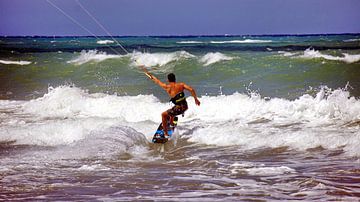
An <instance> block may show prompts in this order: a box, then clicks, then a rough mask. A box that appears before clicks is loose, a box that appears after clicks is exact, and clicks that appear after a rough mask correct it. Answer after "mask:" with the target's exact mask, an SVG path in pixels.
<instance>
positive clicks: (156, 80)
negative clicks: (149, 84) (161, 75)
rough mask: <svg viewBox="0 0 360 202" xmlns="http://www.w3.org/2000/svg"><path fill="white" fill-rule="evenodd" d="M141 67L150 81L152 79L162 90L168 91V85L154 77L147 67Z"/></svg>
mask: <svg viewBox="0 0 360 202" xmlns="http://www.w3.org/2000/svg"><path fill="white" fill-rule="evenodd" d="M140 67H141V68H142V69H143V71H144V73H145V75H146V76H147V77H149V79H151V80H152V81H154V82H155V83H156V84H158V85H159V86H160V87H161V88H163V89H165V90H166V87H167V85H166V84H165V83H163V82H161V81H160V80H159V79H158V78H156V77H155V76H154V75H152V74H151V73H150V72H149V71H148V70H147V69H145V66H143V65H142V66H140Z"/></svg>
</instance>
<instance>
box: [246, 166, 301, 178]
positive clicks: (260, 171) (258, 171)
mask: <svg viewBox="0 0 360 202" xmlns="http://www.w3.org/2000/svg"><path fill="white" fill-rule="evenodd" d="M244 171H246V172H247V173H248V174H249V175H265V176H269V175H281V174H285V173H295V170H294V169H292V168H289V167H286V166H278V167H259V168H246V169H244Z"/></svg>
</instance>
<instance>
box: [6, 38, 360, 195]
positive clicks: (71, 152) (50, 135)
mask: <svg viewBox="0 0 360 202" xmlns="http://www.w3.org/2000/svg"><path fill="white" fill-rule="evenodd" d="M116 39H117V40H118V41H119V42H120V43H121V45H123V46H124V47H125V49H126V51H127V52H128V53H126V52H125V51H124V50H123V49H122V48H120V47H119V46H118V45H117V44H116V43H115V42H114V41H113V40H112V39H110V38H106V37H101V38H99V39H97V38H94V37H1V38H0V173H1V175H0V190H1V191H0V192H1V193H0V200H1V199H4V200H47V201H54V200H65V201H97V200H99V201H105V200H109V201H224V200H225V201H239V200H244V201H294V200H303V201H334V200H341V201H357V200H358V199H359V197H360V187H359V181H360V178H359V173H360V149H359V148H360V147H359V145H360V132H359V131H360V130H359V128H360V101H359V96H360V79H359V78H360V35H356V34H353V35H311V36H214V37H208V36H188V37H116ZM138 65H145V66H146V67H147V69H148V70H149V71H150V72H152V73H153V74H154V75H156V76H157V77H158V78H160V79H161V80H163V81H166V75H167V74H168V73H170V72H174V73H175V74H176V76H177V80H178V81H183V82H186V83H187V84H189V85H191V86H192V87H194V89H196V91H197V94H198V96H199V100H200V102H201V105H200V106H199V107H198V106H196V105H195V103H194V100H193V98H191V97H189V98H187V100H188V103H189V110H187V111H186V113H185V115H184V116H183V117H179V122H178V126H177V128H176V130H175V133H174V138H173V139H172V140H171V141H170V142H169V143H166V144H165V146H164V148H161V146H159V145H154V144H152V143H151V139H152V136H153V133H154V131H155V130H156V128H157V127H158V125H159V123H160V122H161V116H160V114H161V112H163V111H165V110H167V109H168V108H170V107H172V106H171V105H170V104H169V103H168V100H169V98H168V95H167V94H166V93H165V92H164V91H163V90H162V89H161V88H160V87H158V86H156V85H155V84H154V83H153V82H152V81H150V80H149V79H148V78H147V77H146V76H145V75H144V74H143V73H142V71H141V69H139V67H138ZM187 96H190V94H189V93H187ZM162 150H164V152H162Z"/></svg>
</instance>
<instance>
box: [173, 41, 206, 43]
mask: <svg viewBox="0 0 360 202" xmlns="http://www.w3.org/2000/svg"><path fill="white" fill-rule="evenodd" d="M176 43H179V44H196V43H200V44H201V43H204V42H202V41H178V42H176Z"/></svg>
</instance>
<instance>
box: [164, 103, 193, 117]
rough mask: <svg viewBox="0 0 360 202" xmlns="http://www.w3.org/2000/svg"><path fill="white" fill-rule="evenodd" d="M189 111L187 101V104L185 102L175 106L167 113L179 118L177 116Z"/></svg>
mask: <svg viewBox="0 0 360 202" xmlns="http://www.w3.org/2000/svg"><path fill="white" fill-rule="evenodd" d="M187 109H188V106H187V102H186V101H185V102H183V103H181V104H178V105H175V106H173V107H172V108H171V109H168V110H167V113H168V114H169V115H170V116H177V115H180V114H183V113H185V111H186V110H187Z"/></svg>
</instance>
